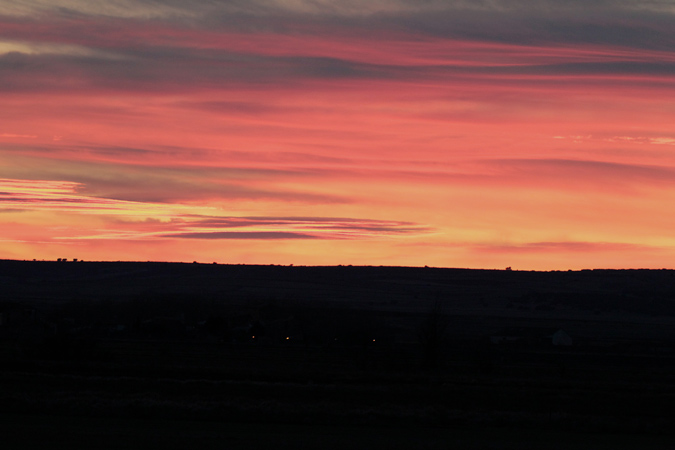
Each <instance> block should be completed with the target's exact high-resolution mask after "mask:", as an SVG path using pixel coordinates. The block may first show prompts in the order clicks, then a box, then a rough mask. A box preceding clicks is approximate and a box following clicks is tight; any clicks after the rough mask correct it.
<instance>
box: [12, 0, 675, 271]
mask: <svg viewBox="0 0 675 450" xmlns="http://www.w3.org/2000/svg"><path fill="white" fill-rule="evenodd" d="M0 258H3V259H33V258H36V259H56V258H68V259H71V258H79V259H84V260H90V261H91V260H96V261H101V260H135V261H146V260H152V261H188V262H192V261H194V260H196V261H199V262H206V263H210V262H213V261H216V262H220V263H235V264H236V263H246V264H295V265H337V264H354V265H357V264H358V265H413V266H424V265H429V266H442V267H469V268H504V267H506V266H512V267H513V268H514V269H537V270H551V269H561V270H566V269H581V268H662V267H667V268H675V2H673V1H669V0H662V1H627V0H626V1H624V0H598V1H592V2H589V1H581V0H579V1H577V0H570V1H567V0H565V1H562V0H538V1H530V0H522V1H519V0H514V1H499V0H494V1H475V0H471V1H468V0H467V1H452V0H443V1H441V0H428V1H422V0H390V1H385V0H351V1H350V0H346V1H334V0H313V1H310V0H232V1H227V0H192V1H183V0H105V1H97V0H0Z"/></svg>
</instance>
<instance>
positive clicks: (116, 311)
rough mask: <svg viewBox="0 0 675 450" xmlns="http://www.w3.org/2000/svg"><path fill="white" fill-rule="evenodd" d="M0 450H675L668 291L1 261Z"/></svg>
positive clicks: (451, 274) (625, 280)
mask: <svg viewBox="0 0 675 450" xmlns="http://www.w3.org/2000/svg"><path fill="white" fill-rule="evenodd" d="M0 289H1V290H0V358H1V360H0V439H1V441H2V443H3V444H2V447H3V448H44V447H45V446H49V448H169V449H171V448H187V447H190V448H192V447H195V448H234V449H238V448H242V449H243V448H265V447H271V446H274V447H275V448H289V449H290V448H293V449H296V448H326V449H331V448H394V449H397V448H413V447H414V448H422V449H424V448H469V449H471V448H476V449H478V448H481V449H482V448H495V449H496V448H499V449H503V448H504V449H523V448H532V449H567V448H580V449H604V448H607V449H609V448H611V449H622V448H626V449H628V448H631V449H632V448H666V449H667V448H675V433H674V432H673V426H672V424H673V423H675V333H674V332H673V330H674V328H673V325H674V324H675V273H674V272H673V271H665V270H663V271H661V270H659V271H647V270H629V271H598V270H596V271H580V272H579V271H578V272H547V273H544V272H518V271H478V270H459V269H434V268H392V267H281V266H224V265H202V264H162V263H88V262H19V261H0Z"/></svg>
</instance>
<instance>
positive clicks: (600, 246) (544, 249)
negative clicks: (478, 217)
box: [473, 241, 657, 253]
mask: <svg viewBox="0 0 675 450" xmlns="http://www.w3.org/2000/svg"><path fill="white" fill-rule="evenodd" d="M473 248H474V250H477V251H479V252H487V253H559V252H565V253H566V252H570V253H599V252H626V251H640V250H649V251H654V250H657V248H655V247H649V246H644V245H636V244H627V243H621V242H580V241H571V242H566V241H563V242H528V243H524V244H484V245H478V246H473Z"/></svg>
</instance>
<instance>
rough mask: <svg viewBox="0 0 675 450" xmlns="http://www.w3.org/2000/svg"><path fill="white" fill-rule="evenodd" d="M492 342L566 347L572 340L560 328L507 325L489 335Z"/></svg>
mask: <svg viewBox="0 0 675 450" xmlns="http://www.w3.org/2000/svg"><path fill="white" fill-rule="evenodd" d="M490 342H491V343H493V344H522V345H531V346H536V345H547V346H548V345H553V346H556V347H558V346H561V347H567V346H570V345H572V343H573V341H572V338H571V337H570V335H569V334H567V333H566V332H565V331H564V330H562V329H560V328H538V327H509V328H503V329H501V330H499V331H498V332H496V333H493V334H491V335H490Z"/></svg>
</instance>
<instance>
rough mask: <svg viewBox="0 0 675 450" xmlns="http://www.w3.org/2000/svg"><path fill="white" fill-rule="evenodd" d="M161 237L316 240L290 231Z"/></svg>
mask: <svg viewBox="0 0 675 450" xmlns="http://www.w3.org/2000/svg"><path fill="white" fill-rule="evenodd" d="M163 237H171V238H182V239H262V240H267V239H274V240H278V239H318V238H319V237H318V236H313V235H311V234H306V233H295V232H290V231H203V232H190V233H188V232H186V233H172V234H165V235H163Z"/></svg>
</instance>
